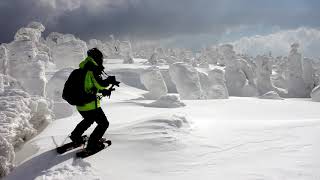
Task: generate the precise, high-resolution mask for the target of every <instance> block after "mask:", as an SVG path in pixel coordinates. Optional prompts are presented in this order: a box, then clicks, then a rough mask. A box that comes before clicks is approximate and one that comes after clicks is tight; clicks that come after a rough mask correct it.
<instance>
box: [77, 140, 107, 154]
mask: <svg viewBox="0 0 320 180" xmlns="http://www.w3.org/2000/svg"><path fill="white" fill-rule="evenodd" d="M100 142H102V143H104V144H105V147H104V148H101V149H96V150H95V151H87V150H86V149H82V150H80V151H79V152H77V153H76V156H77V157H78V158H86V157H88V156H92V155H94V154H96V153H98V152H100V151H102V150H103V149H105V148H107V147H109V146H111V144H112V142H111V140H107V139H105V138H102V139H101V140H100Z"/></svg>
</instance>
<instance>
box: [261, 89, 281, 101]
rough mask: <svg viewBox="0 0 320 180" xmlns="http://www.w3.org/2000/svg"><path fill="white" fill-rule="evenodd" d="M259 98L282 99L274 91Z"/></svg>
mask: <svg viewBox="0 0 320 180" xmlns="http://www.w3.org/2000/svg"><path fill="white" fill-rule="evenodd" d="M259 98H261V99H283V98H281V97H280V96H279V94H278V93H277V92H275V91H269V92H267V93H265V94H263V95H261V96H260V97H259Z"/></svg>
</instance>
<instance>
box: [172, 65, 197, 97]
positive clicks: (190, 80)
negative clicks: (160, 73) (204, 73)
mask: <svg viewBox="0 0 320 180" xmlns="http://www.w3.org/2000/svg"><path fill="white" fill-rule="evenodd" d="M169 73H170V76H171V79H172V81H173V82H174V83H175V85H176V87H177V90H178V92H179V94H180V98H181V99H201V98H202V90H201V84H200V78H199V75H198V71H197V70H196V69H195V68H194V67H192V66H190V65H188V64H186V63H174V64H172V65H170V68H169Z"/></svg>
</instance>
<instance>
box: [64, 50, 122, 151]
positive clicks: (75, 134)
mask: <svg viewBox="0 0 320 180" xmlns="http://www.w3.org/2000/svg"><path fill="white" fill-rule="evenodd" d="M87 55H88V57H87V58H86V59H85V60H83V61H82V62H81V63H80V65H79V67H80V69H83V70H85V73H86V74H85V77H84V82H83V83H84V91H85V92H86V93H88V94H94V99H92V101H91V102H89V103H85V104H84V105H81V106H80V105H77V110H78V111H79V113H80V114H81V116H82V117H83V120H82V121H81V122H80V123H79V124H78V125H77V126H76V127H75V129H74V130H73V131H72V132H71V135H70V139H71V140H72V142H73V143H74V144H79V145H80V144H84V143H85V139H83V136H82V134H83V133H84V132H85V131H86V130H87V129H88V128H89V127H90V126H91V125H92V124H93V123H94V122H96V123H97V124H98V125H97V127H96V128H95V129H94V131H93V132H92V134H91V135H90V137H89V139H88V143H87V146H86V151H88V152H96V151H99V150H101V149H103V148H104V147H105V145H104V143H102V142H101V141H100V139H101V138H102V136H103V134H104V133H105V131H106V130H107V128H108V127H109V121H108V119H107V117H106V116H105V114H104V112H103V111H102V109H101V107H100V98H101V97H99V96H98V93H101V94H102V95H103V96H110V95H111V92H112V91H113V90H115V89H114V88H113V85H117V86H119V82H117V81H115V78H114V76H109V77H113V78H107V79H103V78H102V77H103V74H102V73H104V71H103V70H104V67H103V54H102V53H101V51H99V50H98V49H97V48H93V49H90V50H88V52H87ZM110 79H113V80H114V81H113V82H111V81H112V80H110ZM110 85H112V86H111V87H110ZM108 87H109V88H108Z"/></svg>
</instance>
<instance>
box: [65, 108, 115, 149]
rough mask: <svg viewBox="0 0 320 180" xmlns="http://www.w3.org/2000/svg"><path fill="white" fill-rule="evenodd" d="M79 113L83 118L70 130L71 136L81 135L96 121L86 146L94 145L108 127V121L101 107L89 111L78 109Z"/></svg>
mask: <svg viewBox="0 0 320 180" xmlns="http://www.w3.org/2000/svg"><path fill="white" fill-rule="evenodd" d="M79 113H80V114H81V116H82V117H83V118H84V119H83V120H82V121H81V122H80V123H79V124H78V125H77V126H76V128H75V129H74V130H73V131H72V133H71V136H74V137H81V135H82V134H83V133H84V132H85V131H86V130H87V129H88V128H89V127H90V126H91V125H92V124H93V122H96V123H97V124H98V126H97V127H96V128H95V129H94V130H93V132H92V134H91V135H90V137H89V140H88V146H91V145H93V146H94V145H96V144H97V143H98V142H99V140H100V139H101V138H102V136H103V135H104V133H105V132H106V130H107V128H108V127H109V121H108V119H107V117H106V115H105V114H104V112H103V111H102V109H101V108H97V109H94V110H90V111H79Z"/></svg>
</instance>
